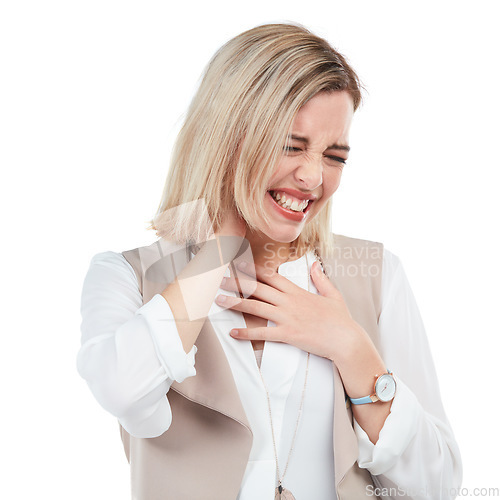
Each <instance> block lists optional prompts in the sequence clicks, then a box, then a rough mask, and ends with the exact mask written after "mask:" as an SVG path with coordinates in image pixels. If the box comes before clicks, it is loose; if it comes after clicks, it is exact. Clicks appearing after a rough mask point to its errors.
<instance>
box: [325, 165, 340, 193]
mask: <svg viewBox="0 0 500 500" xmlns="http://www.w3.org/2000/svg"><path fill="white" fill-rule="evenodd" d="M341 177H342V169H341V168H336V169H335V170H333V171H331V172H328V174H326V175H324V176H323V195H324V196H325V197H326V198H330V196H332V194H333V193H335V191H337V188H338V187H339V185H340V179H341Z"/></svg>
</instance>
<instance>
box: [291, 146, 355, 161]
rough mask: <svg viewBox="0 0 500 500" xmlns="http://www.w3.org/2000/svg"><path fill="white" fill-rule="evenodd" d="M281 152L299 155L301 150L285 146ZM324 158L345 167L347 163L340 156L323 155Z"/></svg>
mask: <svg viewBox="0 0 500 500" xmlns="http://www.w3.org/2000/svg"><path fill="white" fill-rule="evenodd" d="M283 150H284V151H285V152H286V153H300V152H302V149H301V148H297V147H295V146H285V147H284V148H283ZM325 158H327V159H328V160H331V161H334V162H338V163H342V165H345V164H346V163H347V160H346V159H345V158H342V157H341V156H333V155H325Z"/></svg>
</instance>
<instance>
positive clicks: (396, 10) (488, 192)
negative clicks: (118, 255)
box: [0, 0, 500, 500]
mask: <svg viewBox="0 0 500 500" xmlns="http://www.w3.org/2000/svg"><path fill="white" fill-rule="evenodd" d="M496 3H497V2H494V1H490V2H484V1H482V2H481V1H479V2H477V1H476V2H474V3H473V2H471V1H468V2H459V1H453V2H448V1H435V2H422V1H418V2H407V1H376V0H369V1H348V0H342V1H341V2H339V1H336V0H329V1H324V2H320V1H315V0H309V1H307V2H304V1H300V2H299V1H294V0H293V1H292V0H287V1H277V0H275V1H273V2H270V1H267V0H266V1H260V0H259V1H257V0H253V1H252V2H245V3H244V4H243V3H242V4H241V5H239V3H238V2H229V1H225V2H223V1H216V0H213V1H210V2H199V3H198V4H197V3H193V2H179V3H178V4H176V3H167V2H166V1H162V2H160V1H143V2H139V1H136V2H131V1H109V0H99V1H93V0H87V1H85V2H83V1H59V2H57V1H53V0H52V1H44V2H34V1H33V2H26V1H19V0H18V1H10V2H9V1H6V2H3V3H2V6H1V8H0V50H1V56H0V68H1V71H2V77H1V79H0V87H1V88H0V99H1V101H0V120H1V125H0V127H1V128H0V144H1V167H2V181H1V183H0V185H1V197H0V199H1V203H2V206H1V215H2V227H3V235H2V236H3V238H2V241H3V244H2V260H1V262H2V285H3V286H2V287H1V290H2V292H1V293H2V301H1V304H2V306H3V310H2V348H1V353H0V356H1V358H0V370H1V373H0V375H1V376H0V380H1V387H2V408H3V409H2V411H1V413H0V418H1V430H2V443H1V449H2V457H3V460H5V462H4V463H3V464H2V476H3V478H2V481H1V483H0V496H1V497H2V498H8V499H9V500H10V499H28V498H39V497H41V496H42V495H43V496H44V497H47V498H52V499H68V498H71V499H72V500H78V499H89V498H92V499H96V500H100V499H106V500H114V499H117V500H119V499H120V500H121V499H125V498H129V497H130V493H129V470H128V464H127V462H126V459H125V455H124V453H123V449H122V446H121V441H120V437H119V432H118V424H117V421H116V419H115V418H114V417H112V416H111V415H109V414H107V413H106V412H105V411H104V410H103V409H102V408H101V407H100V406H99V405H98V403H97V402H96V401H95V400H94V399H93V396H92V395H91V393H90V391H89V390H88V388H87V386H86V384H85V382H84V381H83V380H82V379H81V378H80V377H79V376H78V374H77V372H76V362H75V360H76V354H77V351H78V348H79V342H80V332H79V327H80V321H81V318H80V311H79V305H80V304H79V301H80V293H81V286H82V282H83V279H84V276H85V273H86V271H87V269H88V265H89V262H90V259H91V257H92V256H93V255H94V254H95V253H98V252H101V251H105V250H113V251H118V252H119V251H122V250H127V249H130V248H135V247H137V246H142V245H146V244H149V243H151V242H152V241H154V240H155V239H156V237H155V235H154V232H153V231H146V230H145V228H146V226H147V223H148V221H149V219H150V218H151V217H152V216H153V215H154V213H155V211H156V209H157V207H158V204H159V201H160V195H161V192H162V187H163V182H164V179H165V176H166V172H167V168H168V161H169V154H170V148H171V144H172V140H173V138H174V137H175V134H176V132H177V130H178V128H179V124H180V121H181V119H182V113H183V112H184V111H185V109H186V107H187V105H188V103H189V101H190V98H191V96H192V94H193V92H194V89H195V88H196V84H197V81H198V78H199V76H200V74H201V72H202V70H203V68H204V66H205V64H206V63H207V62H208V60H209V58H210V57H211V55H212V54H213V53H214V51H215V50H216V49H217V48H218V47H219V46H220V45H222V44H223V43H224V42H225V41H226V40H228V39H229V38H230V37H232V36H235V35H237V34H238V33H240V32H241V31H243V30H245V29H248V28H251V27H253V26H255V25H257V24H262V23H266V22H279V21H287V20H290V21H294V22H299V23H302V24H304V25H305V26H306V27H308V28H310V29H311V30H312V31H313V32H315V33H317V34H319V35H321V36H324V37H326V38H327V39H328V40H329V41H330V42H331V43H332V45H333V46H334V47H336V48H337V49H338V50H340V51H341V52H342V53H343V54H345V55H346V56H347V58H348V59H349V61H350V62H351V64H352V65H353V66H354V68H355V69H356V71H357V72H358V73H359V75H360V77H361V79H362V81H363V83H364V84H365V86H366V88H367V90H368V93H367V94H365V103H364V105H363V106H362V108H361V109H360V110H359V111H358V112H357V113H356V115H355V120H354V124H353V128H352V132H351V147H352V153H351V157H350V160H349V163H348V166H347V167H346V168H345V170H344V177H343V181H342V185H341V187H340V189H339V191H338V192H337V193H336V194H335V195H334V196H335V200H336V202H335V206H334V210H335V212H334V219H335V223H334V227H333V230H334V231H335V232H337V233H340V234H346V235H349V236H353V237H358V238H365V239H372V240H376V241H382V242H383V243H384V244H385V245H386V247H387V248H388V249H389V250H391V251H392V252H394V253H395V254H396V255H398V256H399V257H400V258H401V260H402V262H403V265H404V268H405V270H406V272H407V275H408V277H409V280H410V283H411V285H412V289H413V291H414V293H415V296H416V298H417V302H418V304H419V307H420V310H421V313H422V316H423V319H424V323H425V325H426V328H427V332H428V336H429V339H430V343H431V348H432V350H433V354H434V359H435V363H436V367H437V371H438V375H439V379H440V387H441V393H442V397H443V401H444V404H445V408H446V410H447V414H448V417H449V419H450V421H451V424H452V427H453V429H454V431H455V434H456V437H457V440H458V442H459V445H460V448H461V451H462V457H463V463H464V470H465V473H464V482H463V486H464V487H467V488H469V489H472V488H475V487H493V486H496V487H499V486H500V483H499V480H498V467H497V465H498V458H497V448H498V445H499V440H498V424H497V422H498V411H497V410H498V406H499V405H498V400H499V398H500V394H499V393H500V387H499V383H498V382H499V377H498V350H497V346H498V341H497V338H498V335H499V328H498V321H497V313H496V311H497V307H498V299H499V294H498V291H497V287H496V285H497V283H498V282H499V279H500V272H499V258H498V248H499V245H498V243H499V238H498V215H499V212H500V210H499V208H500V207H499V202H498V196H497V193H498V182H499V180H500V179H499V175H498V171H499V167H500V161H499V153H498V150H497V148H498V134H499V130H498V116H499V112H500V103H499V92H498V89H499V88H500V75H499V70H498V48H499V46H500V37H499V35H498V29H497V28H498V26H497V20H498V18H497V16H496V15H495V7H496ZM495 33H496V34H495Z"/></svg>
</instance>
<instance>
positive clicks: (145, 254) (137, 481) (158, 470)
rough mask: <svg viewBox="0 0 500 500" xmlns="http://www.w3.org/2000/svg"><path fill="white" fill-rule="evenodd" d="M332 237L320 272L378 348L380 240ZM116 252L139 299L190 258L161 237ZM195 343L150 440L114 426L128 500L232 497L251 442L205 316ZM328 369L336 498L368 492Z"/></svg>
mask: <svg viewBox="0 0 500 500" xmlns="http://www.w3.org/2000/svg"><path fill="white" fill-rule="evenodd" d="M332 237H333V238H334V240H333V241H334V245H335V251H334V254H333V255H332V256H330V257H326V256H322V257H323V262H324V265H325V268H326V272H327V275H328V276H329V278H330V280H331V281H332V283H333V284H334V285H335V286H336V287H337V289H339V290H340V292H341V293H342V296H343V297H344V300H345V302H346V304H347V306H348V308H349V311H350V313H351V315H352V317H353V318H354V319H355V320H356V321H357V322H358V323H360V324H361V326H362V327H363V328H364V329H365V330H366V331H367V332H368V333H369V335H370V337H371V339H372V340H373V342H374V343H375V345H376V346H377V348H379V342H380V341H379V331H378V318H379V315H380V288H381V277H382V256H383V246H382V244H381V243H377V242H372V241H367V240H360V239H354V238H348V237H346V236H342V235H336V234H332ZM123 255H124V257H125V258H126V259H127V261H128V262H129V263H130V264H131V266H132V267H133V269H134V270H135V273H136V275H137V279H138V283H139V289H140V290H141V293H142V296H143V303H144V304H145V303H146V302H148V301H149V300H150V299H151V298H152V297H153V296H154V295H155V294H156V293H160V292H162V291H163V290H164V289H165V287H166V286H167V284H168V283H170V282H171V281H173V279H174V278H175V276H176V275H177V274H178V273H179V272H180V270H181V269H182V268H183V267H184V266H185V265H186V264H187V263H188V262H189V257H190V254H189V250H188V249H187V247H186V246H184V245H179V244H177V245H176V244H173V243H172V242H166V241H165V240H163V239H161V238H160V239H159V240H158V241H156V242H154V243H153V244H151V245H149V246H144V247H140V248H135V249H133V250H128V251H125V252H123ZM196 346H197V348H198V351H197V354H196V362H195V367H196V375H195V376H194V377H189V378H187V379H185V380H184V382H182V383H178V382H174V383H173V384H172V386H171V388H170V390H169V392H168V400H169V403H170V406H171V409H172V424H171V426H170V428H169V429H168V430H167V431H166V432H164V433H163V434H162V435H161V436H159V437H156V438H136V437H134V436H131V435H130V434H129V433H128V432H126V431H125V430H124V429H123V427H121V425H120V432H121V438H122V441H123V445H124V448H125V454H126V456H127V460H128V461H129V463H130V468H131V484H132V499H133V500H236V498H237V496H238V492H239V490H240V485H241V482H242V480H243V475H244V472H245V468H246V466H247V461H248V457H249V455H250V450H251V447H252V431H251V429H250V425H249V423H248V420H247V417H246V414H245V412H244V410H243V406H242V403H241V400H240V398H239V395H238V391H237V388H236V384H235V382H234V379H233V375H232V372H231V369H230V367H229V363H228V361H227V358H226V356H225V354H224V351H223V349H222V346H221V344H220V342H219V340H218V338H217V335H216V334H215V332H214V330H213V328H212V326H211V324H210V321H205V323H204V326H203V328H202V330H201V332H200V335H199V336H198V339H197V340H196ZM332 370H333V375H334V387H335V401H334V418H333V435H334V438H333V443H332V445H333V451H334V462H335V484H336V490H337V497H338V498H339V500H359V499H361V498H365V497H367V498H368V495H367V494H366V493H367V490H366V486H367V485H372V484H373V483H372V478H371V475H370V473H369V472H368V471H367V470H366V469H361V468H360V467H358V465H357V462H356V459H357V456H358V445H357V438H356V435H355V433H354V430H353V426H352V411H351V408H350V405H349V404H346V401H345V392H344V388H343V385H342V381H341V378H340V375H339V372H338V370H337V367H336V366H335V364H334V363H332ZM369 491H370V490H369ZM369 498H372V499H373V498H377V497H374V496H373V495H372V496H369Z"/></svg>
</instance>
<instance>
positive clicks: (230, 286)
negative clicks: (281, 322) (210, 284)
mask: <svg viewBox="0 0 500 500" xmlns="http://www.w3.org/2000/svg"><path fill="white" fill-rule="evenodd" d="M220 288H222V289H223V290H227V291H230V292H239V293H241V294H242V295H243V297H244V298H248V297H255V298H257V299H259V300H262V301H264V302H267V303H269V304H274V305H277V303H278V302H279V294H280V293H281V292H279V291H278V290H276V289H275V288H272V287H270V286H269V285H266V284H264V283H259V282H257V281H254V280H252V279H248V280H246V279H242V278H231V277H229V278H228V277H225V278H223V279H222V282H221V284H220Z"/></svg>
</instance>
